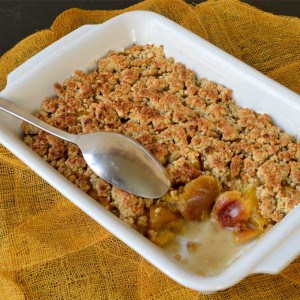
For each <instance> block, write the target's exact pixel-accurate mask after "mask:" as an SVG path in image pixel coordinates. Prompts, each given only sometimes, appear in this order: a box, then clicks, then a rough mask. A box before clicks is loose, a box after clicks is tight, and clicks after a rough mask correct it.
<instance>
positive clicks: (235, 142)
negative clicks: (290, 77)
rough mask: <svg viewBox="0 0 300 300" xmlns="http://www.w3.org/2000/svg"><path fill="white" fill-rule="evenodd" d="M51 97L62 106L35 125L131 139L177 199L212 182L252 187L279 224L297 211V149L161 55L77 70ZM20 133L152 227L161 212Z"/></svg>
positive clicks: (52, 107) (47, 108) (119, 210)
mask: <svg viewBox="0 0 300 300" xmlns="http://www.w3.org/2000/svg"><path fill="white" fill-rule="evenodd" d="M54 87H55V91H56V95H57V96H56V97H53V98H46V99H44V101H43V102H42V105H41V109H40V112H39V114H38V115H37V117H38V118H40V119H42V120H43V121H45V122H47V123H49V124H51V125H53V126H55V127H58V128H60V129H62V130H65V131H68V132H70V133H75V134H82V133H89V132H95V131H99V130H104V131H114V132H119V133H122V134H125V135H127V136H130V137H133V138H134V139H136V140H138V141H139V142H140V143H142V144H143V145H144V146H145V147H146V148H148V149H149V150H150V151H151V152H152V153H153V154H154V155H155V156H156V158H157V159H158V160H159V161H160V162H161V163H162V164H163V165H164V166H165V168H166V170H167V172H168V175H169V177H170V180H171V185H172V188H171V190H177V189H178V188H179V187H180V186H184V185H186V184H187V183H188V182H190V181H191V180H193V179H195V178H197V177H198V176H200V175H213V176H215V177H216V178H217V179H218V180H219V181H220V182H221V184H222V186H223V188H224V189H230V188H232V187H233V186H234V185H236V182H239V183H240V184H242V185H254V186H255V187H256V189H257V196H258V199H259V208H260V211H261V214H262V216H263V217H264V218H266V219H268V220H269V221H274V222H278V221H280V220H281V219H282V218H283V217H284V216H285V215H286V214H287V213H288V212H289V211H290V210H291V209H292V208H293V207H295V206H296V205H297V204H298V203H300V142H299V141H296V140H295V139H294V138H293V137H292V136H290V135H288V134H287V133H284V132H282V131H281V130H280V129H279V128H278V127H276V126H275V125H274V124H273V123H272V121H271V119H270V117H269V116H268V115H266V114H258V113H256V112H254V111H252V110H250V109H248V108H242V107H240V106H239V105H237V104H235V102H234V100H233V99H232V96H231V90H229V89H227V88H225V87H223V86H222V85H220V84H216V83H213V82H211V81H209V80H207V79H198V78H197V76H196V74H195V73H194V72H193V71H192V70H190V69H187V68H186V67H185V66H184V65H183V64H181V63H175V62H174V60H173V59H172V58H166V57H165V54H164V51H163V47H162V46H159V47H157V46H154V45H145V46H140V45H134V46H132V47H130V48H128V49H126V50H125V51H124V52H111V53H109V54H108V56H107V57H105V58H103V59H100V61H99V63H98V69H97V70H95V71H92V72H90V73H84V72H82V71H79V70H77V71H75V72H74V75H73V76H72V77H70V78H69V79H67V80H65V82H64V83H63V84H59V83H56V84H55V85H54ZM22 128H23V130H24V133H25V136H24V141H25V143H27V144H28V145H29V146H30V147H31V148H32V149H33V150H34V151H35V152H37V153H38V154H39V155H40V156H42V157H43V158H44V159H45V160H46V161H48V162H49V163H50V164H51V165H52V166H53V167H55V168H56V169H57V170H58V171H59V172H61V173H62V174H63V175H64V176H65V177H67V178H68V179H69V180H71V181H72V182H74V183H75V184H76V185H77V186H78V187H79V188H81V189H82V190H84V191H85V192H88V193H89V194H90V195H92V196H93V197H94V198H95V199H96V200H98V201H100V202H101V203H104V204H105V205H106V207H108V208H109V209H110V210H112V211H113V212H114V213H115V214H116V215H118V216H119V217H120V218H121V219H123V220H125V221H126V222H127V223H128V224H130V225H131V226H134V227H138V228H140V227H146V226H147V211H148V209H149V207H150V206H151V204H152V203H155V202H157V201H158V202H160V203H162V202H164V200H163V199H158V200H156V199H155V200H154V201H153V200H152V199H142V198H140V197H136V196H134V195H130V194H128V193H126V192H124V191H121V190H119V189H117V188H116V187H112V186H111V185H109V184H108V183H106V182H105V181H103V180H102V179H101V178H99V177H98V176H96V175H95V174H94V173H93V172H92V170H91V169H90V168H89V167H88V166H87V165H86V163H85V161H84V160H83V158H82V155H81V153H80V151H79V149H78V147H77V146H75V145H73V144H70V143H67V142H64V141H61V140H59V139H58V138H56V137H53V136H51V135H49V134H47V133H45V132H42V131H40V130H37V129H36V128H34V127H33V126H31V125H29V124H26V123H23V125H22ZM166 205H168V203H167V204H166ZM172 209H173V210H176V208H174V205H173V206H172Z"/></svg>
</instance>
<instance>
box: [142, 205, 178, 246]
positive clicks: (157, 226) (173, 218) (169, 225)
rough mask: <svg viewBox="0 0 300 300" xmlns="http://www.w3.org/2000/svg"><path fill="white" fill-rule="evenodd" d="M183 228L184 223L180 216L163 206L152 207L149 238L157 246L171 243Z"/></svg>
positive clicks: (148, 229)
mask: <svg viewBox="0 0 300 300" xmlns="http://www.w3.org/2000/svg"><path fill="white" fill-rule="evenodd" d="M183 227H184V222H183V220H182V217H181V216H180V215H179V214H177V213H174V212H173V211H171V210H170V209H168V208H166V207H164V206H161V205H153V206H151V207H150V212H149V221H148V228H147V237H148V238H149V239H150V240H151V241H152V242H154V243H155V244H158V245H164V244H165V243H167V242H169V241H170V240H172V239H173V238H174V237H175V235H176V233H179V232H180V231H181V230H182V229H183Z"/></svg>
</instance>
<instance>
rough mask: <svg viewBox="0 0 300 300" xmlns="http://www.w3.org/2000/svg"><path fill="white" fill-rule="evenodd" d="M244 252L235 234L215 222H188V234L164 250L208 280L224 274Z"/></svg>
mask: <svg viewBox="0 0 300 300" xmlns="http://www.w3.org/2000/svg"><path fill="white" fill-rule="evenodd" d="M244 248H245V245H240V244H236V243H235V242H234V239H233V232H232V231H231V230H228V229H224V228H222V227H221V226H220V225H219V224H218V223H216V222H211V221H203V222H186V230H185V231H184V232H183V233H182V234H180V235H177V236H176V238H175V239H174V240H172V241H170V242H169V243H167V244H166V245H164V246H163V249H165V250H166V251H167V252H168V253H169V254H170V255H171V256H172V257H173V258H175V259H176V260H178V261H179V262H180V263H181V264H183V265H184V266H185V267H187V268H188V269H189V270H191V271H193V272H195V273H197V274H200V275H206V276H207V275H216V274H218V273H220V272H222V271H223V270H224V269H225V268H226V267H227V266H228V265H230V264H231V263H232V262H233V260H234V259H235V258H237V257H238V256H239V255H240V253H241V252H242V250H243V249H244Z"/></svg>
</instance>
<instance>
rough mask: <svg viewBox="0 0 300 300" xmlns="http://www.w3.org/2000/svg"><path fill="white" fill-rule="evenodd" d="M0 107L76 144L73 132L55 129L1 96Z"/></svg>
mask: <svg viewBox="0 0 300 300" xmlns="http://www.w3.org/2000/svg"><path fill="white" fill-rule="evenodd" d="M0 109H1V110H3V111H5V112H7V113H9V114H11V115H13V116H15V117H17V118H19V119H22V120H24V121H26V122H28V123H30V124H32V125H34V126H36V127H38V128H39V129H42V130H44V131H46V132H48V133H51V134H53V135H55V136H57V137H59V138H62V139H64V140H66V141H69V142H72V143H75V144H76V140H77V136H76V135H75V134H71V133H68V132H65V131H63V130H60V129H57V128H55V127H53V126H51V125H49V124H47V123H45V122H43V121H42V120H40V119H38V118H36V117H34V116H33V115H31V114H29V113H26V112H24V111H23V110H22V109H21V108H20V107H18V106H17V105H15V104H13V103H12V102H9V101H7V100H5V99H3V98H0Z"/></svg>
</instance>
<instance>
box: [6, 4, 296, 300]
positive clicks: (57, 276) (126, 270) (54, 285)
mask: <svg viewBox="0 0 300 300" xmlns="http://www.w3.org/2000/svg"><path fill="white" fill-rule="evenodd" d="M136 9H144V10H151V11H154V12H157V13H160V14H162V15H164V16H166V17H168V18H170V19H172V20H174V21H175V22H177V23H179V24H181V25H183V26H185V27H186V28H188V29H190V30H192V31H193V32H195V33H196V34H198V35H200V36H202V37H204V38H205V39H207V40H209V41H211V42H212V43H214V44H215V45H217V46H218V47H220V48H222V49H224V50H226V51H227V52H229V53H231V54H233V55H234V56H236V57H237V58H239V59H241V60H243V61H244V62H246V63H248V64H250V65H252V66H253V67H255V68H256V69H258V70H260V71H262V72H263V73H265V74H267V75H268V76H270V77H272V78H274V79H275V80H277V81H279V82H281V83H282V84H284V85H285V86H287V87H289V88H290V89H292V90H294V91H295V92H297V93H300V20H299V19H297V18H290V17H281V16H274V15H272V14H268V13H264V12H262V11H259V10H257V9H255V8H253V7H251V6H249V5H246V4H243V3H241V2H238V1H233V0H226V1H225V0H220V1H208V2H205V3H202V4H199V5H197V6H190V5H187V4H186V3H185V2H183V1H180V0H175V1H171V0H169V1H163V0H160V1H157V0H156V1H154V0H147V1H145V2H142V3H140V4H137V5H135V6H132V7H130V8H128V9H125V10H120V11H83V10H79V9H71V10H68V11H66V12H64V13H62V14H61V15H60V16H58V18H57V19H56V20H55V22H54V23H53V25H52V27H51V29H49V30H43V31H40V32H37V33H35V34H33V35H31V36H29V37H28V38H26V39H25V40H23V41H21V42H20V43H19V44H18V45H16V46H15V47H14V48H13V49H12V50H10V51H9V52H7V53H6V54H4V55H3V56H2V57H1V59H0V71H1V72H0V88H4V86H5V82H6V76H7V74H8V73H9V72H10V71H12V70H13V69H14V68H16V67H17V66H18V65H20V64H21V63H22V62H24V61H26V60H27V59H28V58H29V57H31V56H33V55H34V54H36V53H37V52H38V51H40V50H42V49H43V48H45V47H46V46H48V45H50V44H51V43H52V42H54V41H55V40H57V39H59V38H60V37H62V36H63V35H65V34H67V33H68V32H70V31H72V30H74V29H75V28H77V27H79V26H81V25H83V24H89V23H102V22H104V21H106V20H108V19H109V18H111V17H114V16H116V15H118V14H120V13H123V12H125V11H130V10H136ZM299 295H300V259H299V258H298V259H297V260H296V261H294V262H293V263H292V264H291V265H290V266H289V267H287V268H286V269H285V270H284V271H283V272H281V273H280V274H278V275H274V276H272V275H255V276H251V277H249V278H247V279H245V280H243V281H242V282H240V283H239V284H237V285H236V286H234V287H232V288H230V289H227V290H226V291H222V292H218V293H216V294H213V295H206V296H205V295H202V294H200V293H198V292H195V291H192V290H190V289H187V288H184V287H182V286H181V285H179V284H177V283H175V282H174V281H172V280H171V279H169V278H168V277H167V276H165V275H164V274H162V273H161V272H160V271H158V270H157V269H156V268H155V267H153V266H152V265H150V264H149V263H148V262H146V261H145V260H144V259H143V258H142V257H140V256H139V255H138V254H136V253H135V252H134V251H133V250H131V249H129V248H128V247H127V246H126V245H124V244H123V243H122V242H120V241H119V240H118V239H117V238H115V237H114V236H112V235H111V234H110V233H109V232H107V231H106V230H105V229H103V228H102V227H101V226H99V225H98V224H97V223H96V222H94V221H93V220H91V219H90V218H89V217H88V216H87V215H85V214H84V213H83V212H81V211H80V210H79V209H78V208H77V207H75V206H74V205H73V204H72V203H71V202H70V201H68V200H67V199H65V198H64V197H63V196H62V195H61V194H60V193H58V192H57V191H56V190H55V189H53V188H52V187H50V186H49V185H48V184H47V183H46V182H45V181H43V180H42V179H41V178H39V177H38V176H37V175H36V174H35V173H34V172H33V171H31V170H30V169H29V168H28V167H27V166H25V165H24V164H23V163H22V162H20V161H19V160H18V159H17V158H16V157H14V156H13V155H12V154H11V153H10V152H9V151H7V150H6V149H5V148H4V147H2V146H1V147H0V299H1V300H6V299H9V300H11V299H14V300H17V299H72V300H74V299H80V300H82V299H147V300H148V299H272V300H273V299H300V296H299Z"/></svg>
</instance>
